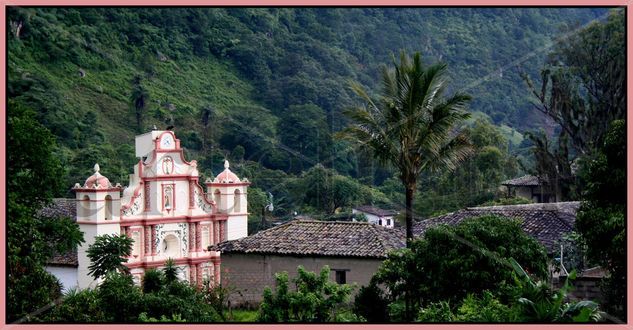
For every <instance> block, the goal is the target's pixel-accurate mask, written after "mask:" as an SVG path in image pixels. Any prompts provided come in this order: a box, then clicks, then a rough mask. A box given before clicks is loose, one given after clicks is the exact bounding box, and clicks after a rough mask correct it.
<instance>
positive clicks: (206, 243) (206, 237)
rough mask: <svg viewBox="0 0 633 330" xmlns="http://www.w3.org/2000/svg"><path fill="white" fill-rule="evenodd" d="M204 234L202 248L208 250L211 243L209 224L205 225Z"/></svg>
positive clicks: (202, 231) (202, 232)
mask: <svg viewBox="0 0 633 330" xmlns="http://www.w3.org/2000/svg"><path fill="white" fill-rule="evenodd" d="M201 235H202V249H203V250H206V249H207V248H208V247H209V245H211V243H210V242H209V226H203V227H202V230H201Z"/></svg>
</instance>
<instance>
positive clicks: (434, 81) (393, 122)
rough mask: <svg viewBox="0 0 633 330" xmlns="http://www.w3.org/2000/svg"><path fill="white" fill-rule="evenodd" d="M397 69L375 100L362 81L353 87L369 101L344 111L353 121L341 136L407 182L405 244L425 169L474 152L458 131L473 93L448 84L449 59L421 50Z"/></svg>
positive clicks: (386, 75)
mask: <svg viewBox="0 0 633 330" xmlns="http://www.w3.org/2000/svg"><path fill="white" fill-rule="evenodd" d="M393 66H394V68H393V70H388V69H387V68H386V67H383V71H382V85H383V86H382V87H383V88H382V94H381V98H380V100H379V101H377V102H375V101H374V100H372V98H371V97H370V96H369V94H368V93H367V92H366V91H365V90H364V89H363V88H362V87H361V85H360V84H358V83H354V84H353V85H352V89H353V91H354V92H355V93H356V94H357V95H358V96H360V97H361V98H362V99H363V101H364V102H365V103H366V104H365V106H362V107H357V108H353V109H350V110H347V111H346V115H347V116H348V117H349V118H350V119H351V120H352V122H353V124H352V125H351V126H349V127H347V128H345V129H344V130H343V131H342V132H341V134H340V136H345V137H350V138H352V139H354V140H356V142H358V143H360V144H361V145H362V147H367V148H369V149H370V150H371V151H372V152H373V154H374V156H375V157H376V158H378V159H379V160H380V161H381V162H383V163H384V164H388V165H391V166H393V167H395V168H396V169H397V171H398V173H399V177H400V180H401V182H402V184H403V185H404V187H405V199H406V201H405V205H406V216H405V219H406V226H407V245H409V244H410V241H411V240H412V239H413V231H412V227H413V208H412V205H413V198H414V193H415V191H416V187H417V183H418V177H419V176H420V174H421V173H422V172H423V171H436V170H441V169H454V168H455V167H456V166H457V165H458V164H459V163H460V162H461V161H463V160H464V159H465V158H466V157H467V156H468V155H469V154H470V153H471V150H472V148H471V144H470V142H469V141H468V138H467V137H466V136H465V135H464V134H463V133H462V132H459V131H457V125H459V124H460V123H461V122H462V121H463V120H464V119H466V118H468V117H469V114H468V113H467V112H466V107H467V103H468V101H469V100H470V99H471V97H470V96H468V95H465V94H459V93H457V94H454V95H453V96H451V97H448V98H445V97H444V93H445V92H446V89H447V88H448V81H447V69H446V68H447V65H446V64H444V63H437V64H433V65H429V66H424V65H423V64H422V60H421V58H420V54H419V53H415V54H414V55H413V61H411V59H410V58H409V57H408V56H407V55H406V54H405V53H404V52H402V53H401V54H400V63H399V64H398V63H396V61H395V59H394V63H393Z"/></svg>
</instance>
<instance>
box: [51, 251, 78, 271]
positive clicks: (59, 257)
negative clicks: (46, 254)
mask: <svg viewBox="0 0 633 330" xmlns="http://www.w3.org/2000/svg"><path fill="white" fill-rule="evenodd" d="M46 264H47V265H49V266H69V267H77V266H79V262H78V261H77V250H72V251H68V252H66V253H64V254H58V253H56V254H55V255H54V256H53V258H51V259H50V260H49V261H48V262H47V263H46Z"/></svg>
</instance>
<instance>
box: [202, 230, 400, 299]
mask: <svg viewBox="0 0 633 330" xmlns="http://www.w3.org/2000/svg"><path fill="white" fill-rule="evenodd" d="M404 246H405V244H404V240H402V239H401V237H399V234H398V232H397V231H395V230H393V229H388V228H384V227H383V226H378V225H374V224H370V223H366V222H335V221H310V220H295V221H291V222H288V223H285V224H282V225H279V226H276V227H273V228H270V229H267V230H264V231H260V232H258V233H256V234H254V235H252V236H248V237H244V238H241V239H238V240H233V241H227V242H223V243H220V244H219V245H217V246H215V247H211V248H213V249H217V250H218V251H220V252H221V253H222V265H223V272H222V283H223V284H226V285H227V286H228V287H231V288H235V292H233V293H232V294H231V297H230V300H231V303H232V304H233V305H235V304H237V305H242V304H248V305H256V304H258V303H259V302H260V301H261V299H262V294H263V292H264V288H265V287H266V286H269V287H274V286H275V273H278V272H283V271H285V272H288V274H289V277H290V278H294V277H296V275H297V267H298V266H303V267H304V268H305V269H306V270H308V271H312V272H319V271H320V270H321V268H323V266H329V267H330V271H331V279H332V280H333V281H336V282H337V283H341V284H354V283H355V284H358V285H367V284H368V283H369V280H370V279H371V277H372V276H373V275H374V273H375V272H376V270H377V269H378V267H379V266H380V264H381V263H382V261H383V260H384V259H385V258H386V257H387V253H388V252H389V251H390V250H392V249H397V248H402V247H404Z"/></svg>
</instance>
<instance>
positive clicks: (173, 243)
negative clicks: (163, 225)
mask: <svg viewBox="0 0 633 330" xmlns="http://www.w3.org/2000/svg"><path fill="white" fill-rule="evenodd" d="M162 248H163V254H164V255H165V256H166V257H168V258H169V257H171V258H177V257H180V243H179V241H178V237H176V235H174V234H168V235H167V236H165V238H164V239H163V246H162Z"/></svg>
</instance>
